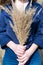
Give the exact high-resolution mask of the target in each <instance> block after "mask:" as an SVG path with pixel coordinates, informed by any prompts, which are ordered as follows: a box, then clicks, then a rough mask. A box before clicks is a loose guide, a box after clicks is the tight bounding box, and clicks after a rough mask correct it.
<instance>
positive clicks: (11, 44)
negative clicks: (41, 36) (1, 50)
mask: <svg viewBox="0 0 43 65" xmlns="http://www.w3.org/2000/svg"><path fill="white" fill-rule="evenodd" d="M7 46H8V47H9V48H10V49H12V50H13V52H14V53H15V54H16V55H17V56H22V55H23V54H24V53H25V49H26V46H22V45H20V44H15V43H14V42H13V41H10V42H9V43H7Z"/></svg>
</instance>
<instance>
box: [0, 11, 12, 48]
mask: <svg viewBox="0 0 43 65" xmlns="http://www.w3.org/2000/svg"><path fill="white" fill-rule="evenodd" d="M6 26H7V25H6V24H5V22H4V18H3V14H2V13H1V12H0V46H1V47H2V48H5V47H6V44H7V43H8V42H9V41H10V40H11V39H10V37H9V36H8V35H7V33H6Z"/></svg>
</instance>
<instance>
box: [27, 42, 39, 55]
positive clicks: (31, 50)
mask: <svg viewBox="0 0 43 65" xmlns="http://www.w3.org/2000/svg"><path fill="white" fill-rule="evenodd" d="M37 48H38V45H36V44H34V43H33V44H32V45H31V47H30V48H29V49H28V53H29V54H30V56H31V55H32V54H33V53H34V52H35V51H36V50H37Z"/></svg>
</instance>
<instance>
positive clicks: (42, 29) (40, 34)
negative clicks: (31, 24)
mask: <svg viewBox="0 0 43 65" xmlns="http://www.w3.org/2000/svg"><path fill="white" fill-rule="evenodd" d="M39 19H40V23H39V26H38V29H37V33H36V35H35V37H34V42H33V43H35V44H37V45H38V46H39V48H42V49H43V10H42V11H41V13H40V14H39Z"/></svg>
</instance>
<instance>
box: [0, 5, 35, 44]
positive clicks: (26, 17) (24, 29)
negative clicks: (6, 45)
mask: <svg viewBox="0 0 43 65" xmlns="http://www.w3.org/2000/svg"><path fill="white" fill-rule="evenodd" d="M0 8H3V7H2V6H0ZM3 9H4V10H5V11H6V12H7V13H9V14H10V15H11V17H12V20H13V23H14V25H12V23H11V22H10V26H11V27H12V29H13V31H14V32H15V34H16V36H17V39H18V40H19V43H20V44H21V45H24V44H25V42H26V40H27V38H28V37H29V34H30V29H31V24H32V18H33V15H34V13H35V11H36V8H33V9H32V8H31V9H29V10H27V11H26V12H24V11H23V12H20V11H19V10H18V9H17V8H16V7H15V6H14V9H13V10H12V11H9V10H8V8H6V9H5V8H3Z"/></svg>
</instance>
